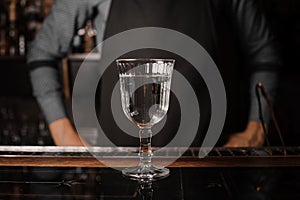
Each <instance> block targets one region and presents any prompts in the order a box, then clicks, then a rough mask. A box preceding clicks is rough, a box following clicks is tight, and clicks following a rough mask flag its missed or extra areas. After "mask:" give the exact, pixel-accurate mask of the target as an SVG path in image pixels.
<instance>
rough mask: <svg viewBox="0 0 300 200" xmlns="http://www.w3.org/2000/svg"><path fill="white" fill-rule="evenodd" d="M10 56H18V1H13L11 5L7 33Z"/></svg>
mask: <svg viewBox="0 0 300 200" xmlns="http://www.w3.org/2000/svg"><path fill="white" fill-rule="evenodd" d="M7 42H8V54H9V55H11V56H15V55H18V49H19V47H18V28H17V23H16V0H11V1H10V5H9V28H8V32H7Z"/></svg>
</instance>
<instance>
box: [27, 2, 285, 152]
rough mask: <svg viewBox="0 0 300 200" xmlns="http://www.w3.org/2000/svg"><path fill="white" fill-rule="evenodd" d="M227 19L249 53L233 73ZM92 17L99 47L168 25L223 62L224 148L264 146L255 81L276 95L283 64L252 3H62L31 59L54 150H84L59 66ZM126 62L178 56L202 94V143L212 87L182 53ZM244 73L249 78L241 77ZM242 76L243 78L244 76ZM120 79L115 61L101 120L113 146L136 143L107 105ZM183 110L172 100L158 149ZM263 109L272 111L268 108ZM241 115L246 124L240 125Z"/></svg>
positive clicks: (148, 53) (142, 53) (104, 84)
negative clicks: (224, 32) (224, 46)
mask: <svg viewBox="0 0 300 200" xmlns="http://www.w3.org/2000/svg"><path fill="white" fill-rule="evenodd" d="M223 18H224V19H226V21H227V22H228V25H229V26H230V27H231V28H232V30H234V35H235V36H236V38H237V40H236V42H237V44H238V45H237V46H238V48H239V50H240V52H242V55H243V59H241V60H243V62H242V63H241V64H240V65H239V66H238V67H236V68H231V69H229V68H228V69H227V68H226V67H228V66H225V64H223V63H222V62H223V60H224V59H222V57H223V58H224V57H225V56H224V55H222V51H221V50H220V46H221V45H220V44H219V42H220V40H221V39H222V37H220V35H218V33H219V31H218V30H219V25H220V24H218V22H220V20H219V19H223ZM90 19H92V21H93V24H94V26H95V28H96V30H97V42H98V43H99V42H101V41H103V40H105V39H107V38H109V37H111V36H113V35H115V34H117V33H120V32H122V31H126V30H130V29H133V28H140V27H163V28H169V29H172V30H176V31H179V32H182V33H184V34H186V35H188V36H190V37H191V38H193V39H194V40H196V41H197V42H198V43H199V44H201V45H202V46H203V47H204V48H205V49H206V51H207V52H208V53H209V54H210V55H211V57H212V58H213V59H214V61H215V62H216V63H217V64H218V66H219V68H220V69H219V70H220V72H221V74H222V77H223V79H224V82H225V88H226V92H227V95H228V113H227V120H226V123H225V128H224V131H223V132H224V135H227V136H228V135H230V136H229V137H227V139H228V140H227V141H226V142H221V143H220V144H222V145H226V146H231V147H237V146H239V147H244V146H252V147H257V146H261V145H263V144H264V139H265V137H264V132H263V128H262V125H261V123H260V122H259V118H258V114H257V112H258V105H257V102H256V99H255V92H254V87H255V84H256V83H257V82H262V83H263V84H264V85H265V87H266V88H267V90H268V92H269V94H271V95H272V96H274V92H275V90H276V80H277V71H278V68H279V66H280V59H279V56H278V52H277V48H276V45H275V41H274V37H273V36H272V34H271V33H270V30H269V29H268V28H267V24H266V20H265V18H264V17H263V16H262V15H261V14H260V13H259V11H258V10H257V8H256V5H255V1H254V0H190V1H185V0H151V1H149V0H148V1H146V0H126V1H124V0H85V1H82V0H73V1H70V0H59V1H55V2H54V4H53V7H52V10H51V12H50V14H49V16H48V17H47V18H46V19H45V21H44V24H43V27H42V28H41V29H40V31H39V33H38V34H37V36H36V38H35V40H34V41H33V42H32V44H31V46H30V50H29V54H28V64H29V67H30V78H31V82H32V86H33V93H34V96H35V97H36V98H37V101H38V103H39V105H40V107H41V108H42V111H43V113H44V115H45V117H46V120H47V122H48V124H49V129H50V132H51V135H52V138H53V140H54V142H55V144H56V145H59V146H61V145H63V146H64V145H66V146H76V145H83V143H82V141H81V140H80V139H79V137H78V134H77V133H76V131H75V129H74V127H73V125H72V123H71V121H70V119H69V117H68V115H67V112H66V109H65V105H64V100H63V94H62V85H61V82H60V79H59V72H58V63H59V61H60V60H61V59H62V58H64V57H65V56H66V55H67V54H68V52H69V49H70V46H71V45H72V41H73V38H74V35H76V31H78V30H79V29H81V28H82V27H84V26H85V23H86V21H87V20H90ZM174 42H176V41H174ZM103 51H105V49H104V50H103ZM223 53H224V52H223ZM122 57H127V58H130V57H132V58H136V57H139V58H141V57H160V58H164V57H172V58H175V59H176V66H175V69H176V70H178V71H179V72H180V73H181V74H183V75H184V76H185V77H187V79H188V80H189V82H190V84H191V85H192V87H193V88H194V89H195V92H196V95H197V96H198V101H199V104H200V108H201V121H200V122H199V130H198V134H197V137H196V138H195V141H194V143H193V146H200V144H201V142H202V141H203V137H204V136H203V135H202V133H203V132H205V130H206V129H207V124H208V120H205V118H209V115H210V110H209V109H206V107H207V106H205V104H206V103H207V102H208V101H207V100H205V98H204V100H203V98H200V96H207V88H206V86H205V83H203V80H202V79H201V76H200V75H195V73H194V71H193V66H191V65H190V64H189V63H188V62H186V61H185V60H184V59H183V58H181V57H179V56H177V55H174V54H170V53H168V52H164V51H159V50H153V49H148V50H138V51H135V52H130V53H128V54H126V55H123V56H122ZM241 72H243V73H244V75H243V76H241ZM245 74H246V75H245ZM244 76H245V77H246V78H245V79H244V78H242V77H244ZM117 81H118V72H117V67H116V66H114V65H113V64H112V66H110V67H109V68H108V69H107V70H106V71H105V73H104V76H103V77H102V78H101V88H99V90H100V94H101V96H100V102H101V104H100V105H99V110H100V112H99V113H98V118H99V123H100V125H101V127H102V128H103V130H104V132H108V131H109V132H110V133H111V134H109V135H110V139H111V140H112V141H113V142H114V143H116V144H118V145H122V146H123V145H125V146H126V144H130V143H132V144H138V143H137V142H136V138H133V137H131V136H129V135H127V134H125V133H123V132H122V131H121V130H120V129H119V128H118V126H117V125H116V123H115V122H114V120H113V117H112V114H111V109H110V106H107V105H109V104H108V103H110V99H109V98H110V97H111V95H109V94H111V93H112V90H113V88H114V85H115V83H116V82H117ZM243 81H244V82H245V83H243V84H244V85H245V88H248V95H246V96H247V98H248V99H245V98H237V97H236V96H234V95H233V94H235V93H238V94H240V93H239V92H238V89H241V88H238V87H237V86H239V85H240V84H241V83H242V82H243ZM202 93H203V94H204V95H203V94H202ZM171 99H172V96H171ZM237 101H238V102H237ZM243 105H249V106H247V108H248V110H247V112H245V113H247V114H245V113H243V112H241V111H240V110H242V109H241V108H242V107H243ZM177 107H178V103H177V104H176V101H175V100H174V101H171V105H170V109H169V110H172V114H168V118H167V121H166V124H165V127H164V128H163V129H162V130H161V132H160V133H159V134H157V135H156V136H154V138H153V142H154V145H157V146H163V145H165V144H167V143H168V142H169V141H170V140H171V139H172V137H174V134H176V131H177V129H178V124H179V123H180V112H179V110H178V108H177ZM176 109H177V110H176ZM263 110H264V111H266V107H265V106H264V107H263ZM241 115H242V116H243V119H244V118H245V119H244V120H241ZM203 118H204V120H203ZM191 120H193V119H191ZM164 132H168V133H167V134H166V133H164ZM112 133H113V134H112ZM158 138H159V139H158ZM222 138H226V137H222Z"/></svg>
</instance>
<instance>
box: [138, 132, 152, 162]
mask: <svg viewBox="0 0 300 200" xmlns="http://www.w3.org/2000/svg"><path fill="white" fill-rule="evenodd" d="M139 136H140V151H139V156H140V164H141V165H144V166H145V167H146V166H150V165H151V158H152V155H153V153H152V149H151V138H152V131H151V128H140V131H139Z"/></svg>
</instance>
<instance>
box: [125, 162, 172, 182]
mask: <svg viewBox="0 0 300 200" xmlns="http://www.w3.org/2000/svg"><path fill="white" fill-rule="evenodd" d="M122 173H123V175H124V176H126V177H128V178H130V179H133V180H139V181H143V180H159V179H163V178H166V177H167V176H169V173H170V170H169V169H167V168H163V167H156V166H154V165H151V164H149V165H145V164H140V165H138V166H137V167H132V168H126V169H124V170H122Z"/></svg>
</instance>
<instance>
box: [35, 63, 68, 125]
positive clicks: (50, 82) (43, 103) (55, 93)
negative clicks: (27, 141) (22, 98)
mask: <svg viewBox="0 0 300 200" xmlns="http://www.w3.org/2000/svg"><path fill="white" fill-rule="evenodd" d="M30 78H31V82H32V88H33V95H34V96H35V98H36V99H37V101H38V103H39V105H40V107H41V109H42V111H43V114H44V116H45V118H46V121H47V123H51V122H53V121H56V120H58V119H61V118H64V117H67V114H66V109H65V105H64V100H63V94H62V92H61V90H62V89H61V83H60V80H59V75H58V70H56V69H54V68H52V67H39V68H37V69H35V70H33V71H31V72H30Z"/></svg>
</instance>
